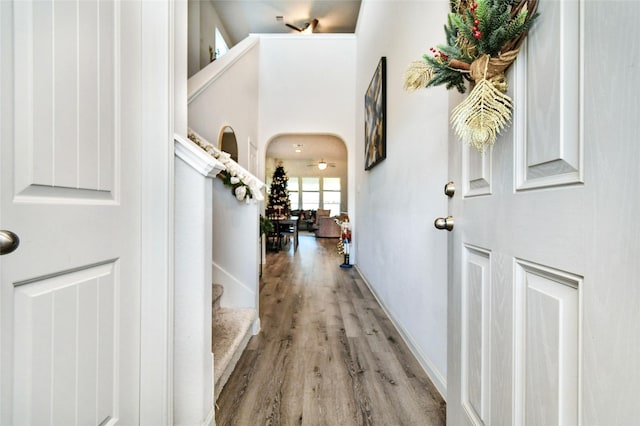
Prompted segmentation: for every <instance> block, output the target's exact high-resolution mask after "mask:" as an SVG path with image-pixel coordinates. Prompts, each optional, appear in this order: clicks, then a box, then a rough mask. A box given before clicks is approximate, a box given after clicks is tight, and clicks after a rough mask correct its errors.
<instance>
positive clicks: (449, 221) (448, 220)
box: [433, 216, 453, 231]
mask: <svg viewBox="0 0 640 426" xmlns="http://www.w3.org/2000/svg"><path fill="white" fill-rule="evenodd" d="M433 226H435V227H436V228H438V229H446V230H447V231H451V230H452V229H453V217H452V216H447V217H439V218H437V219H436V220H435V221H433Z"/></svg>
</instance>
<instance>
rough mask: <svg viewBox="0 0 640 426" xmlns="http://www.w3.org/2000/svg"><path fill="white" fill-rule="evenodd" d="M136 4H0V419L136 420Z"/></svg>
mask: <svg viewBox="0 0 640 426" xmlns="http://www.w3.org/2000/svg"><path fill="white" fill-rule="evenodd" d="M139 16H140V4H139V3H138V2H119V1H110V0H101V1H54V2H51V1H49V2H44V1H15V2H5V1H3V2H0V58H1V61H0V63H1V68H0V76H1V80H0V84H1V86H0V105H1V109H0V111H1V117H0V120H1V121H0V128H1V133H0V137H1V138H2V139H1V146H0V148H1V152H0V155H1V164H0V166H1V171H0V179H1V183H0V185H1V188H0V189H1V191H2V194H1V202H0V228H2V229H5V230H10V231H12V232H14V233H15V234H17V235H18V236H19V238H20V245H19V247H18V248H17V250H16V251H14V252H13V253H11V254H6V255H4V256H2V257H0V267H1V271H0V274H1V276H0V278H1V289H0V311H1V316H0V332H1V343H0V345H1V347H2V349H1V352H0V379H1V380H0V386H1V388H0V401H1V403H0V423H1V424H3V425H44V424H53V425H73V424H77V425H89V424H91V425H99V424H115V423H125V424H134V423H137V422H138V418H139V394H140V390H139V382H140V373H139V372H140V365H139V364H140V362H139V359H140V349H139V348H140V199H141V198H140V173H139V168H140V155H141V152H140V146H141V144H140V136H141V132H140V122H141V108H140V87H141V84H140V82H141V75H140V60H139V56H140V19H139Z"/></svg>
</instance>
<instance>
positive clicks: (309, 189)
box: [287, 176, 342, 216]
mask: <svg viewBox="0 0 640 426" xmlns="http://www.w3.org/2000/svg"><path fill="white" fill-rule="evenodd" d="M300 188H302V190H300ZM287 190H288V191H289V200H290V201H291V210H298V209H302V210H318V209H325V210H329V211H330V216H338V215H339V214H340V211H341V207H342V179H341V178H339V177H312V176H304V177H295V176H293V177H290V178H289V182H288V186H287Z"/></svg>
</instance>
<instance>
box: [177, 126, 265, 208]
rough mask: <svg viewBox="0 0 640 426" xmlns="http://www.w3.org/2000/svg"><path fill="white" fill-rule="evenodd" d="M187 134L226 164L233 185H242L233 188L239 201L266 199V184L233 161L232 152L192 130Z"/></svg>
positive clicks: (247, 201)
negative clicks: (263, 191)
mask: <svg viewBox="0 0 640 426" xmlns="http://www.w3.org/2000/svg"><path fill="white" fill-rule="evenodd" d="M187 136H188V138H189V139H190V140H191V141H192V142H193V143H195V144H196V145H198V146H199V147H200V148H202V149H203V150H204V151H205V152H207V153H208V154H209V155H211V156H212V157H213V158H215V159H216V160H218V161H220V162H221V163H222V164H223V165H224V167H225V171H226V173H228V175H229V176H230V181H231V184H232V185H233V186H236V185H238V184H240V186H237V187H236V188H235V189H234V190H233V193H234V195H235V197H236V199H238V201H243V200H244V201H245V202H246V203H247V204H249V202H250V201H251V199H252V198H253V199H254V201H255V202H257V201H262V200H264V195H262V191H261V190H262V187H263V186H264V184H263V183H262V182H260V181H259V180H258V179H256V178H255V177H254V176H253V175H252V174H251V173H249V172H247V171H246V170H245V169H244V168H242V167H241V166H240V165H239V164H238V163H236V162H235V161H233V160H232V159H231V154H229V153H228V152H224V151H222V150H220V149H218V148H216V147H215V146H213V145H212V144H210V143H209V142H207V141H205V140H204V138H202V137H201V136H200V135H198V134H196V133H195V132H194V131H192V130H189V132H188V134H187Z"/></svg>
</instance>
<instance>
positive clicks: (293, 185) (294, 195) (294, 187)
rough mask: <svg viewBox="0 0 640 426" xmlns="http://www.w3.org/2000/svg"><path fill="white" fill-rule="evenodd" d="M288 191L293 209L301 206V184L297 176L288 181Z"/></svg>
mask: <svg viewBox="0 0 640 426" xmlns="http://www.w3.org/2000/svg"><path fill="white" fill-rule="evenodd" d="M287 191H289V201H291V210H298V209H299V208H300V186H299V184H298V178H297V177H290V178H289V182H288V183H287Z"/></svg>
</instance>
